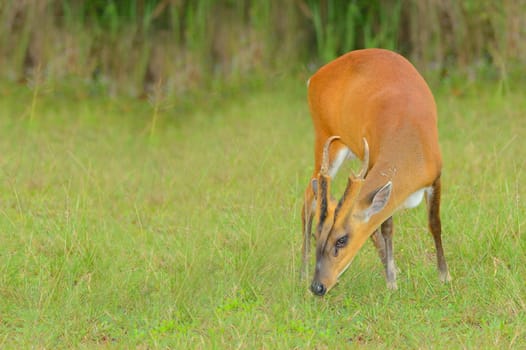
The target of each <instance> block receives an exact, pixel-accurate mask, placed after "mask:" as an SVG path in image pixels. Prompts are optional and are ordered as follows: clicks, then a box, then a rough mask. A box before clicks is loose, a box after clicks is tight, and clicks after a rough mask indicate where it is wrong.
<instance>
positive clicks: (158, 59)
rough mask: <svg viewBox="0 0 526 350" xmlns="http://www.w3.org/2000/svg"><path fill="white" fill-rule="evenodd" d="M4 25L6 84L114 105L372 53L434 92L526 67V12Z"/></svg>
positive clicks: (296, 6) (92, 1) (138, 18)
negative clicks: (413, 73)
mask: <svg viewBox="0 0 526 350" xmlns="http://www.w3.org/2000/svg"><path fill="white" fill-rule="evenodd" d="M0 23H1V26H2V28H1V30H0V76H1V77H2V78H6V79H8V80H11V81H19V82H23V83H26V82H33V83H34V82H35V81H36V82H44V81H45V82H46V83H48V84H51V85H53V84H61V83H63V82H68V81H75V82H76V84H74V85H75V86H89V87H90V88H91V89H93V88H94V87H95V88H96V90H97V91H102V92H103V93H108V94H110V95H114V94H126V95H130V96H137V97H141V96H142V97H147V96H149V95H151V94H154V93H162V94H165V95H167V96H175V97H177V96H184V95H185V94H188V93H191V92H192V91H197V90H207V89H209V88H210V87H212V86H214V84H220V85H222V84H240V83H244V82H246V81H249V80H258V79H259V80H260V81H265V80H266V79H269V77H273V76H274V77H276V76H283V75H287V74H291V73H292V74H300V75H301V76H302V77H303V76H305V77H306V76H308V75H309V74H311V73H312V72H313V71H314V70H315V69H316V68H317V67H319V66H320V65H321V64H323V63H325V62H327V61H329V60H330V59H332V58H334V57H336V56H338V55H340V54H342V53H344V52H347V51H350V50H352V49H358V48H364V47H383V48H389V49H393V50H396V51H398V52H400V53H402V54H404V55H405V56H407V57H408V58H410V59H411V60H412V62H413V63H414V64H415V65H416V66H417V68H418V69H419V70H421V71H422V72H423V73H424V75H425V76H426V78H428V80H432V81H443V80H444V79H448V78H450V77H451V76H457V77H462V79H463V80H465V79H466V78H467V79H468V80H476V79H478V78H479V77H480V76H481V75H482V76H484V78H489V79H494V80H497V81H499V82H502V83H506V82H507V81H508V80H509V79H508V78H510V76H511V75H512V74H516V73H519V74H518V75H516V76H523V75H524V74H520V73H521V72H522V73H523V72H524V69H523V67H525V66H526V40H525V39H526V36H525V34H526V0H500V1H494V0H3V1H1V2H0ZM78 82H82V84H77V83H78ZM504 85H505V84H504Z"/></svg>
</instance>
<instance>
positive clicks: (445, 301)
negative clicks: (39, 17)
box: [0, 80, 526, 349]
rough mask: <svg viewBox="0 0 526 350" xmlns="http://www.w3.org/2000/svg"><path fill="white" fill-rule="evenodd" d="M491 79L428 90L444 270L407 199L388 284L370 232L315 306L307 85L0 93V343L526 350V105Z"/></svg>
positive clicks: (12, 89)
mask: <svg viewBox="0 0 526 350" xmlns="http://www.w3.org/2000/svg"><path fill="white" fill-rule="evenodd" d="M256 90H258V89H256ZM494 90H495V86H493V85H488V86H486V87H482V88H470V89H468V90H466V91H464V93H463V94H462V95H461V96H456V97H455V96H453V94H451V93H450V91H449V90H448V89H443V91H440V92H439V93H437V101H438V105H439V110H440V133H441V145H442V151H443V154H444V164H445V167H444V173H443V174H444V175H443V188H444V194H443V206H442V218H443V225H444V235H443V237H444V247H445V252H446V256H447V259H448V263H449V265H450V270H451V274H452V277H453V282H452V283H451V284H449V285H443V284H441V283H439V281H438V276H437V272H436V268H435V262H434V261H435V260H434V248H433V242H432V239H431V237H430V235H429V234H428V233H427V230H426V222H425V212H424V209H423V207H421V208H417V209H415V210H412V211H406V212H401V213H399V215H397V216H396V221H395V225H396V226H395V229H396V232H397V233H396V236H395V256H396V261H397V264H398V266H399V268H400V270H401V272H400V274H399V279H398V286H399V290H398V291H395V292H393V291H389V290H387V289H386V286H385V281H384V277H383V275H382V273H383V272H382V270H383V269H382V267H381V264H380V261H379V259H378V258H377V256H376V253H375V252H374V249H373V246H372V244H367V245H366V246H365V247H364V248H363V249H362V250H361V251H360V253H359V254H358V256H357V258H356V259H355V261H354V262H353V265H352V266H351V268H350V269H349V270H348V272H347V273H346V274H345V275H344V276H342V278H341V282H340V283H339V285H338V286H337V287H336V288H335V289H333V290H332V291H331V292H330V294H329V295H328V296H327V297H325V298H323V299H320V298H316V297H313V296H312V295H311V294H310V293H309V292H308V290H307V284H306V283H300V281H299V278H298V276H299V275H298V272H299V262H300V247H301V232H300V231H301V229H300V208H301V204H302V203H301V200H302V193H303V190H304V186H305V185H306V183H307V181H308V178H309V175H310V173H311V171H312V169H311V167H312V154H311V152H312V142H313V135H312V127H311V124H310V118H309V116H308V111H307V106H306V101H305V92H304V82H303V81H299V80H294V81H281V82H280V83H279V84H276V86H273V87H271V88H269V89H266V88H261V89H259V91H258V92H257V93H247V92H245V93H239V94H234V96H228V94H226V95H225V98H226V99H225V100H224V101H221V100H222V97H221V95H220V94H219V95H218V94H216V96H215V97H210V98H206V97H205V98H203V100H202V101H201V103H200V106H201V107H199V108H193V109H192V108H190V109H189V108H185V107H184V106H179V105H174V106H161V108H158V106H149V105H148V104H147V103H144V102H137V101H132V100H125V99H105V98H102V97H86V96H83V95H82V94H77V95H76V94H74V93H64V92H61V91H58V90H56V91H53V90H50V89H48V90H46V89H41V93H40V94H39V95H37V96H36V97H35V94H33V93H32V91H30V90H28V89H26V88H25V87H19V86H3V87H2V88H1V89H0V169H1V177H0V240H1V245H0V258H1V260H2V264H1V265H0V347H1V348H30V347H33V348H66V349H67V348H94V347H102V348H173V349H184V348H198V349H199V348H211V349H221V348H225V349H234V348H241V349H254V348H263V349H275V348H305V349H314V348H316V349H325V348H327V349H335V348H346V347H350V348H353V347H362V346H367V347H370V348H375V349H376V348H389V349H393V348H446V347H452V348H462V347H464V348H499V349H503V348H522V347H525V346H526V285H525V280H524V278H525V276H526V255H525V252H526V236H525V225H526V222H525V217H526V208H525V204H524V203H525V200H524V198H525V195H526V190H525V186H524V185H523V183H524V181H525V180H526V178H525V171H526V167H525V160H526V141H525V136H526V123H525V122H524V111H525V110H526V102H525V100H524V96H523V91H519V90H518V91H516V92H513V91H511V92H509V93H508V94H506V95H504V96H502V95H497V94H496V93H495V92H494ZM35 98H36V100H35ZM208 101H212V102H209V103H208V104H206V103H207V102H208ZM32 108H34V110H33V112H31V110H32ZM154 113H156V114H155V120H156V127H155V130H154V131H152V129H151V123H152V118H153V117H154ZM30 114H31V118H30ZM343 178H345V176H344V175H340V179H343Z"/></svg>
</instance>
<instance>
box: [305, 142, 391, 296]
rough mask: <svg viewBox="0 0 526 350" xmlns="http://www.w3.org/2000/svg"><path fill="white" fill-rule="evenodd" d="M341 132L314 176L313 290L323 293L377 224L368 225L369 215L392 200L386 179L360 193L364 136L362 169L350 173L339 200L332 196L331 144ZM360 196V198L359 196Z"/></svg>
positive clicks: (325, 151) (366, 154) (366, 162)
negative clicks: (314, 250)
mask: <svg viewBox="0 0 526 350" xmlns="http://www.w3.org/2000/svg"><path fill="white" fill-rule="evenodd" d="M339 138H340V137H339V136H332V137H330V138H329V139H328V140H327V141H326V143H325V145H324V149H323V157H322V163H321V168H320V172H319V174H318V177H317V179H313V180H312V187H313V190H314V193H315V197H316V205H317V207H316V218H317V222H318V225H317V228H316V269H315V274H314V279H313V281H312V284H311V290H312V292H313V293H314V294H316V295H320V296H322V295H324V294H325V293H326V292H327V291H328V290H329V289H330V288H332V287H333V286H334V285H335V284H336V282H337V280H338V277H339V276H340V275H341V274H342V273H343V272H344V271H345V270H346V269H347V267H348V266H349V265H350V263H351V261H352V259H353V258H354V256H355V255H356V253H357V251H358V250H359V249H360V247H361V246H362V245H363V242H364V241H365V240H366V239H367V238H368V237H369V236H370V235H371V233H372V231H373V230H374V228H371V227H370V225H368V222H369V218H370V217H371V216H372V215H375V214H376V213H378V212H379V211H381V210H382V209H383V208H384V207H385V205H386V204H387V201H388V200H389V197H390V194H391V190H392V184H391V182H390V181H389V182H387V184H385V185H384V186H382V187H380V188H379V189H377V190H376V191H374V192H373V193H371V194H369V195H367V196H366V197H365V200H364V199H363V198H364V197H363V196H360V192H361V189H362V186H363V184H364V182H365V177H366V175H367V170H368V167H369V145H368V143H367V140H366V139H365V138H364V139H363V142H364V156H363V162H362V167H361V170H360V172H359V173H358V174H357V175H354V174H352V173H351V175H350V176H349V179H348V182H347V187H346V189H345V192H344V194H343V196H342V198H341V199H340V200H339V201H336V200H334V199H333V198H332V197H331V191H330V185H331V177H330V176H329V174H328V168H329V148H330V145H331V142H332V141H334V140H337V139H339ZM359 197H360V198H361V200H358V198H359Z"/></svg>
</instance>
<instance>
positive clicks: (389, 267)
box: [381, 216, 398, 290]
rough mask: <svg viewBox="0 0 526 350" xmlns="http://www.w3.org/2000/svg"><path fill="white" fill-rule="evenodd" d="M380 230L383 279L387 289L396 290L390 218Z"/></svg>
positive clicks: (391, 218)
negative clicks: (382, 253) (383, 248)
mask: <svg viewBox="0 0 526 350" xmlns="http://www.w3.org/2000/svg"><path fill="white" fill-rule="evenodd" d="M381 230H382V237H383V238H384V242H385V261H386V264H385V278H386V280H387V288H389V289H393V290H395V289H398V286H397V284H396V265H395V262H394V249H393V217H392V216H391V217H389V219H387V220H385V221H384V222H383V223H382V227H381Z"/></svg>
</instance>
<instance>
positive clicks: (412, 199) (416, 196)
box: [402, 187, 430, 209]
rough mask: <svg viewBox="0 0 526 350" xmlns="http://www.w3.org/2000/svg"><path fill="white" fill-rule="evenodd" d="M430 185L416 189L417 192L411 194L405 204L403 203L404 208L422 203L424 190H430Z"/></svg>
mask: <svg viewBox="0 0 526 350" xmlns="http://www.w3.org/2000/svg"><path fill="white" fill-rule="evenodd" d="M429 190H430V188H429V187H424V188H421V189H419V190H418V191H416V192H415V193H413V194H411V195H409V197H407V198H406V200H405V202H404V204H403V205H402V208H403V209H411V208H414V207H416V206H418V205H419V204H420V202H422V198H424V192H426V191H429Z"/></svg>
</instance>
